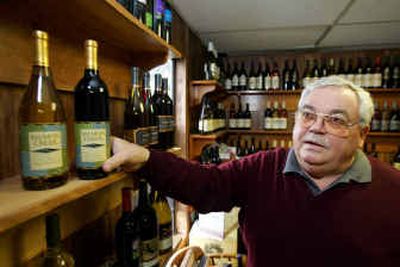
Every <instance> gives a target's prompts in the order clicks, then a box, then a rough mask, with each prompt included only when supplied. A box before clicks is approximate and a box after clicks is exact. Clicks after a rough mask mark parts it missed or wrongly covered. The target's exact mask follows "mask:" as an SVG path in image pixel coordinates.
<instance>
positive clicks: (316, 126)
mask: <svg viewBox="0 0 400 267" xmlns="http://www.w3.org/2000/svg"><path fill="white" fill-rule="evenodd" d="M325 123H326V122H325V120H324V117H322V116H317V119H316V120H315V121H314V123H313V124H312V125H311V127H310V129H309V130H310V131H312V132H314V133H326V127H325V126H326V125H325Z"/></svg>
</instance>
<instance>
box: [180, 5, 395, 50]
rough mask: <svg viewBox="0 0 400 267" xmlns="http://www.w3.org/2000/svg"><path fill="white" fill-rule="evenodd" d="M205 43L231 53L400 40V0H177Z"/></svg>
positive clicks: (385, 44) (392, 43)
mask: <svg viewBox="0 0 400 267" xmlns="http://www.w3.org/2000/svg"><path fill="white" fill-rule="evenodd" d="M173 3H174V6H175V8H176V9H177V11H178V13H179V14H180V15H181V16H182V17H183V18H184V20H185V21H186V22H187V23H188V24H189V26H190V27H191V28H192V29H193V30H194V31H195V32H196V33H197V34H198V35H199V36H200V37H201V39H202V41H203V42H204V43H206V42H207V41H208V40H212V41H214V43H215V45H216V47H217V49H218V50H219V51H221V52H228V53H232V52H234V53H245V52H256V51H267V50H282V49H283V50H292V49H304V48H332V47H352V46H355V45H357V46H371V45H375V46H377V45H379V46H391V47H393V46H396V45H400V15H399V14H400V13H399V10H400V0H246V1H243V0H200V1H199V0H174V1H173Z"/></svg>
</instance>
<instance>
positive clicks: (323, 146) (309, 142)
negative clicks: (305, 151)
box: [304, 140, 326, 148]
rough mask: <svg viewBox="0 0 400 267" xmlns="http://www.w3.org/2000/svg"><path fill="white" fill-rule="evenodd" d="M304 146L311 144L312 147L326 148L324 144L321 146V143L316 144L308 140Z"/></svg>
mask: <svg viewBox="0 0 400 267" xmlns="http://www.w3.org/2000/svg"><path fill="white" fill-rule="evenodd" d="M304 144H310V145H314V146H318V147H322V148H326V146H325V145H323V144H321V143H317V142H315V141H309V140H306V141H304Z"/></svg>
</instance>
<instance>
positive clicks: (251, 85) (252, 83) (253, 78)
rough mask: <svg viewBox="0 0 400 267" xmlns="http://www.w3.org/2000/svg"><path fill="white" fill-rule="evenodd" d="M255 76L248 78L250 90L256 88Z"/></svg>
mask: <svg viewBox="0 0 400 267" xmlns="http://www.w3.org/2000/svg"><path fill="white" fill-rule="evenodd" d="M256 82H257V80H256V77H250V79H249V89H250V90H255V89H256Z"/></svg>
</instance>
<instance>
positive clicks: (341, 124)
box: [297, 109, 359, 137]
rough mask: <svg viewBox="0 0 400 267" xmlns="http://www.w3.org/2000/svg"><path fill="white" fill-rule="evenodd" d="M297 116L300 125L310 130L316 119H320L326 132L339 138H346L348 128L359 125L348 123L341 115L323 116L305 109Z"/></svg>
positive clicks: (298, 112) (348, 131)
mask: <svg viewBox="0 0 400 267" xmlns="http://www.w3.org/2000/svg"><path fill="white" fill-rule="evenodd" d="M297 114H298V117H299V118H300V122H301V125H302V126H303V127H305V128H310V127H311V126H312V125H313V124H314V123H315V122H316V121H317V119H318V117H322V120H323V121H324V123H325V124H324V125H325V129H326V131H327V132H328V133H330V134H333V135H336V136H340V137H346V136H348V135H349V133H350V127H353V126H354V125H357V124H359V122H349V121H348V119H347V118H346V117H344V116H343V115H341V114H325V113H320V112H314V111H311V110H307V109H299V110H298V111H297Z"/></svg>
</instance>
